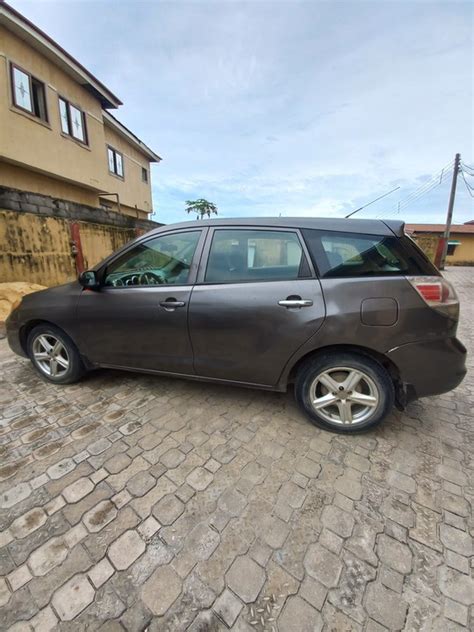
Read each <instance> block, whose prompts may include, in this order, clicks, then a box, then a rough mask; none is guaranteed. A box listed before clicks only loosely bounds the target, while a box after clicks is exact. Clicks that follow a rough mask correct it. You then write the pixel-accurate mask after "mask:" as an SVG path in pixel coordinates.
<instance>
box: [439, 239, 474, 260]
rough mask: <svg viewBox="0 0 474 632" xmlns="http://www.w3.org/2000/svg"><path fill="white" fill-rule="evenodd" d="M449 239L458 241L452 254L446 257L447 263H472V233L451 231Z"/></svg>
mask: <svg viewBox="0 0 474 632" xmlns="http://www.w3.org/2000/svg"><path fill="white" fill-rule="evenodd" d="M449 241H460V242H461V243H460V245H459V246H456V248H455V249H454V254H453V255H451V256H449V257H447V258H446V263H447V264H448V265H450V264H451V265H461V264H464V263H467V264H470V265H473V264H474V234H469V233H456V232H453V233H451V235H450V237H449Z"/></svg>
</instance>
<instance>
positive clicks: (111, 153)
mask: <svg viewBox="0 0 474 632" xmlns="http://www.w3.org/2000/svg"><path fill="white" fill-rule="evenodd" d="M107 162H108V163H109V171H110V173H113V174H115V175H116V176H119V177H120V178H123V156H122V154H121V153H120V152H118V151H117V150H116V149H113V147H107Z"/></svg>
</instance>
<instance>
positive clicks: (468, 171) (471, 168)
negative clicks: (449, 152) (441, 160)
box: [461, 162, 474, 176]
mask: <svg viewBox="0 0 474 632" xmlns="http://www.w3.org/2000/svg"><path fill="white" fill-rule="evenodd" d="M461 167H462V168H463V169H465V170H466V172H467V173H468V175H470V176H474V167H471V166H470V165H467V164H466V163H465V162H462V163H461ZM471 172H472V173H471Z"/></svg>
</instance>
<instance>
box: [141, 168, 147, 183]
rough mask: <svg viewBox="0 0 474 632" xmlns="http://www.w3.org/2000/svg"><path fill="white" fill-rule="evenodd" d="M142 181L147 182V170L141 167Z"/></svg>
mask: <svg viewBox="0 0 474 632" xmlns="http://www.w3.org/2000/svg"><path fill="white" fill-rule="evenodd" d="M142 182H148V171H147V170H146V169H145V167H142Z"/></svg>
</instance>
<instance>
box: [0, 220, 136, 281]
mask: <svg viewBox="0 0 474 632" xmlns="http://www.w3.org/2000/svg"><path fill="white" fill-rule="evenodd" d="M78 224H79V231H80V236H81V244H82V251H83V255H84V264H85V267H86V269H87V268H89V267H92V266H94V265H95V264H96V263H99V261H101V260H102V259H104V258H105V257H107V256H108V255H110V254H111V253H112V252H114V251H115V250H117V249H118V248H120V246H123V245H124V244H126V243H127V242H128V241H130V240H132V239H134V238H135V236H136V235H135V230H134V229H133V228H117V227H115V226H109V225H103V224H92V223H86V222H78ZM70 239H71V235H70V224H69V222H68V221H67V220H64V219H60V218H56V217H43V216H39V215H34V214H33V213H17V212H16V211H8V210H0V283H5V282H15V281H26V282H28V283H39V284H41V285H46V286H52V285H58V284H60V283H66V282H67V281H72V280H74V279H75V278H76V276H77V275H76V263H75V258H74V256H73V255H72V253H71V243H70Z"/></svg>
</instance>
